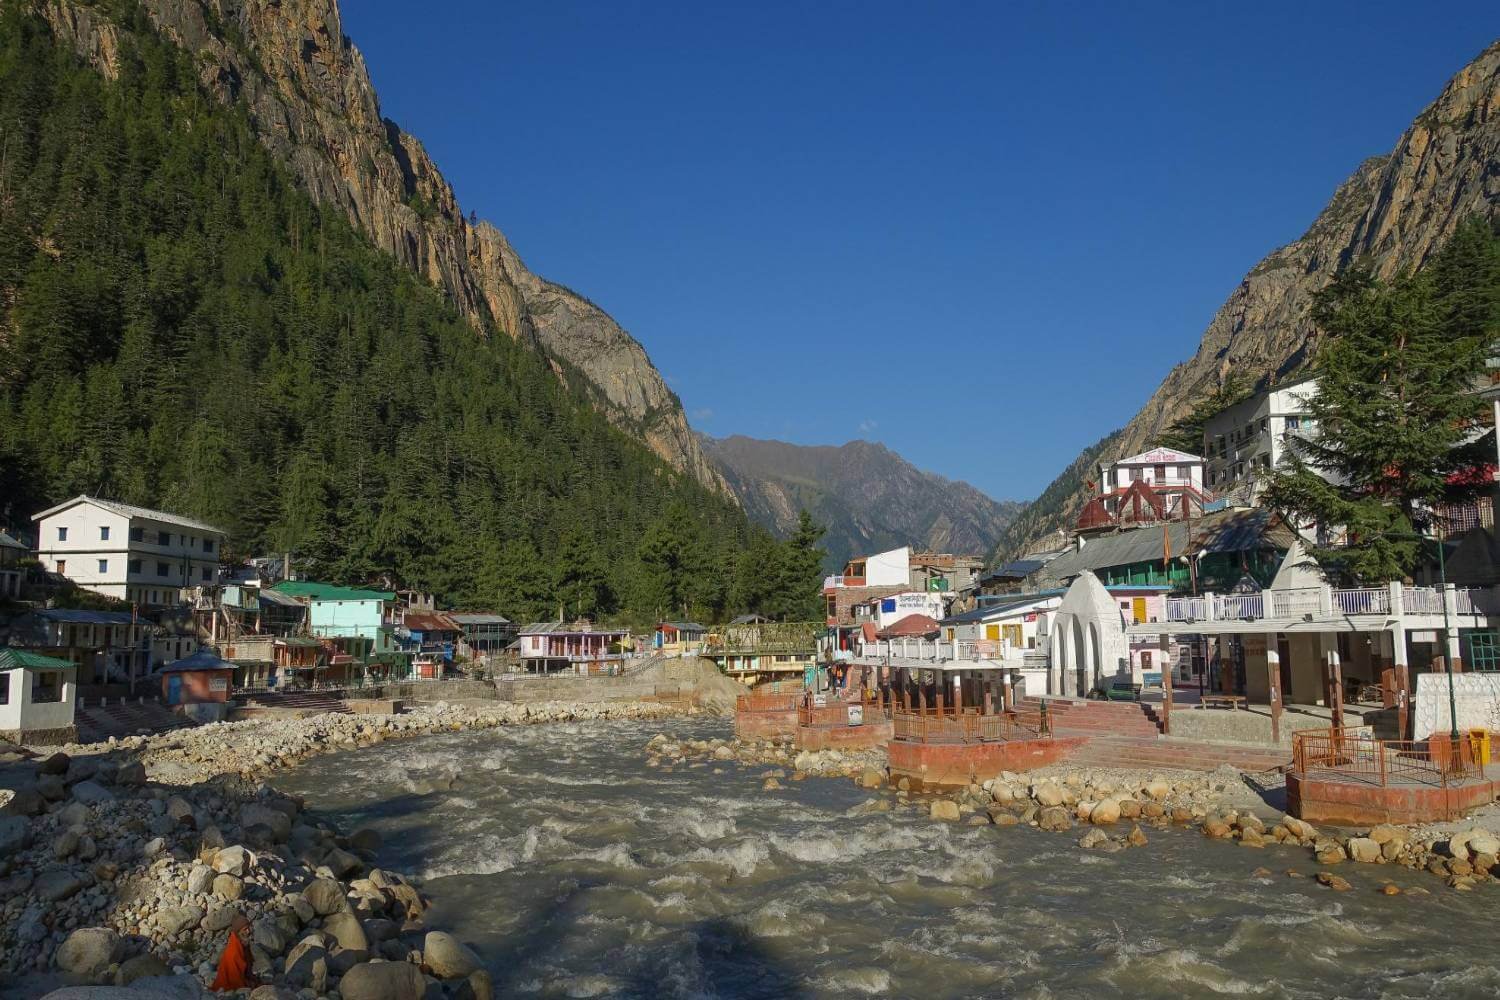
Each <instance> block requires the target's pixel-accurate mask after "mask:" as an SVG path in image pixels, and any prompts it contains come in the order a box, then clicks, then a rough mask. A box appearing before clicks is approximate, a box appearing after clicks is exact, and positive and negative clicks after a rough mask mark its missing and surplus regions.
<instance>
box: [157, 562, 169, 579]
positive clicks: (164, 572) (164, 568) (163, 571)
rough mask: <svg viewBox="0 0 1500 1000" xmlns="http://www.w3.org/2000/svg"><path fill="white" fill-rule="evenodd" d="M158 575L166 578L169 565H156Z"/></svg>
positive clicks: (161, 563)
mask: <svg viewBox="0 0 1500 1000" xmlns="http://www.w3.org/2000/svg"><path fill="white" fill-rule="evenodd" d="M156 575H157V576H166V575H167V564H166V563H164V562H159V563H157V564H156Z"/></svg>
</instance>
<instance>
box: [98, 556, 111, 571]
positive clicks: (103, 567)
mask: <svg viewBox="0 0 1500 1000" xmlns="http://www.w3.org/2000/svg"><path fill="white" fill-rule="evenodd" d="M99 572H100V573H108V572H109V560H108V559H100V560H99Z"/></svg>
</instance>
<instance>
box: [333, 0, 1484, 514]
mask: <svg viewBox="0 0 1500 1000" xmlns="http://www.w3.org/2000/svg"><path fill="white" fill-rule="evenodd" d="M344 30H345V32H346V33H347V34H349V35H350V37H352V38H353V39H354V41H355V43H356V44H357V45H358V46H359V47H360V48H361V49H362V50H363V51H364V53H365V56H366V60H367V62H368V64H369V68H370V72H371V75H372V76H373V78H374V81H375V85H376V87H377V89H378V90H379V93H380V96H381V101H382V108H383V111H384V113H385V114H386V116H387V117H389V118H392V119H394V120H395V121H397V122H398V123H400V125H401V126H402V127H403V128H404V129H406V130H407V131H408V132H411V133H412V134H413V135H415V136H417V137H418V138H419V139H421V140H422V141H423V142H424V143H425V145H426V146H427V148H428V150H429V152H431V153H432V155H433V157H434V159H435V160H436V161H437V163H438V165H439V167H440V168H441V169H442V170H443V171H444V173H445V174H446V175H447V177H448V179H449V180H450V181H451V182H452V183H453V185H454V187H455V189H456V191H457V193H458V197H459V201H460V203H461V204H462V205H463V206H464V208H465V210H466V211H467V210H469V209H474V210H476V211H477V212H478V213H479V215H480V216H481V217H483V218H486V219H489V220H490V221H492V222H494V223H495V224H496V225H498V226H499V227H500V228H501V229H502V230H504V231H505V233H506V234H507V235H508V236H509V237H510V239H511V241H512V243H514V245H515V246H516V248H517V250H518V251H519V252H520V253H521V255H522V257H523V258H524V259H525V260H526V262H527V264H528V265H529V266H530V267H531V268H532V269H533V270H535V271H536V272H537V273H539V274H542V275H544V276H546V277H548V278H551V279H553V280H556V281H560V282H562V283H564V284H566V285H568V286H569V287H571V288H574V289H577V290H578V291H581V292H583V293H584V294H586V295H587V296H588V297H589V298H591V299H592V300H593V301H595V302H597V303H599V304H600V305H601V306H603V307H604V308H605V309H607V310H608V311H609V312H610V313H611V314H612V315H613V316H614V317H615V318H616V319H617V320H618V321H619V322H620V323H621V324H622V325H623V326H624V327H625V328H626V329H627V330H629V331H630V332H631V333H632V334H633V335H634V336H635V337H636V338H637V339H639V340H640V341H641V343H642V344H644V345H645V347H646V349H647V351H649V352H650V354H651V357H652V359H653V360H654V361H655V362H656V365H657V367H658V368H660V369H661V371H662V372H663V373H664V374H665V375H666V376H667V379H668V382H669V384H670V385H671V386H672V388H673V389H674V390H675V391H676V392H677V393H678V395H679V396H680V397H681V398H682V402H683V406H684V408H685V409H686V410H687V412H688V414H689V417H690V419H691V420H692V421H693V423H694V425H695V426H697V427H699V428H701V429H703V430H705V431H707V432H709V433H711V434H715V435H721V436H722V435H727V434H731V433H742V434H749V435H752V436H756V437H774V438H780V439H783V440H788V441H794V442H798V443H803V444H824V443H835V444H837V443H842V442H844V441H847V440H850V439H853V438H859V437H863V438H867V439H872V440H878V441H882V442H884V443H885V444H887V445H889V446H890V447H892V448H894V449H895V450H897V451H899V452H901V453H902V454H903V455H905V456H906V457H907V458H908V459H910V460H911V461H912V462H914V463H915V464H917V465H919V466H921V467H922V468H925V469H930V470H932V471H935V472H939V473H942V474H944V475H947V476H950V477H954V478H962V479H967V480H968V481H970V482H972V483H974V484H975V485H976V486H978V487H980V488H981V489H983V490H985V491H987V492H989V493H990V494H992V495H994V496H996V497H1001V498H1018V499H1025V498H1030V497H1032V496H1035V495H1036V494H1037V493H1038V492H1039V491H1040V490H1041V489H1042V488H1043V487H1044V486H1045V485H1046V484H1047V483H1048V482H1049V481H1050V480H1051V479H1052V477H1053V476H1054V475H1055V474H1056V473H1057V472H1058V471H1059V470H1060V469H1061V468H1062V467H1063V466H1064V465H1065V464H1066V463H1067V462H1069V461H1071V460H1072V458H1073V457H1074V456H1075V455H1076V453H1077V452H1078V451H1079V450H1080V449H1081V448H1082V447H1084V446H1085V445H1087V444H1089V443H1091V442H1092V441H1094V440H1096V439H1097V438H1099V437H1100V436H1102V435H1103V434H1105V433H1106V432H1108V431H1109V430H1111V429H1112V428H1114V427H1117V426H1119V425H1121V424H1123V423H1124V422H1125V421H1126V420H1127V419H1129V417H1130V416H1131V415H1132V414H1133V413H1134V412H1135V411H1136V409H1138V408H1139V406H1140V404H1141V403H1142V402H1144V400H1145V399H1146V397H1147V396H1148V395H1149V394H1150V392H1151V390H1152V389H1153V388H1155V386H1156V384H1157V382H1158V381H1160V379H1161V378H1162V376H1164V375H1165V374H1166V372H1167V371H1168V370H1169V369H1170V368H1171V366H1172V365H1173V364H1175V363H1176V362H1178V361H1180V360H1182V359H1184V358H1186V357H1188V356H1189V355H1191V353H1192V352H1193V351H1194V349H1195V348H1196V346H1197V342H1198V338H1199V335H1200V334H1201V332H1202V330H1203V328H1204V327H1205V326H1206V325H1207V323H1208V321H1209V319H1210V318H1211V317H1212V315H1213V313H1214V311H1215V310H1216V309H1217V308H1218V307H1219V305H1220V304H1221V303H1222V302H1223V301H1224V299H1225V297H1226V296H1227V295H1228V294H1229V292H1230V291H1231V290H1232V289H1233V288H1234V286H1235V284H1236V283H1237V282H1238V281H1239V279H1240V278H1241V277H1242V276H1243V274H1244V273H1245V272H1246V271H1248V270H1249V269H1250V268H1251V267H1252V266H1253V265H1254V264H1255V262H1256V261H1257V260H1259V259H1260V258H1261V257H1262V256H1263V255H1264V254H1265V253H1266V252H1267V251H1269V250H1271V249H1273V248H1274V247H1276V246H1278V245H1280V244H1283V243H1286V242H1289V241H1290V240H1292V239H1295V238H1296V237H1297V236H1298V235H1300V234H1301V232H1302V231H1303V230H1304V229H1305V228H1306V226H1307V225H1308V224H1309V223H1310V222H1311V221H1312V219H1313V217H1314V215H1315V214H1316V213H1317V211H1318V210H1319V209H1320V208H1321V207H1322V206H1323V204H1324V203H1325V202H1326V201H1327V199H1328V197H1329V196H1330V195H1331V194H1332V192H1333V189H1334V188H1335V186H1336V185H1337V184H1338V183H1339V182H1340V181H1341V180H1343V179H1344V178H1345V177H1346V176H1348V175H1349V173H1350V172H1352V171H1353V169H1354V168H1355V167H1356V166H1357V165H1358V163H1359V162H1360V161H1361V160H1362V159H1363V158H1365V157H1366V156H1370V155H1375V154H1383V153H1387V152H1389V151H1390V149H1391V148H1392V147H1393V146H1394V145H1395V142H1396V140H1397V138H1398V137H1399V135H1400V133H1401V131H1402V130H1403V129H1404V128H1405V127H1406V125H1407V124H1408V123H1409V122H1410V121H1411V120H1412V118H1414V117H1415V116H1416V114H1417V113H1418V112H1419V111H1420V110H1421V109H1422V108H1423V107H1424V106H1425V105H1426V104H1427V103H1428V102H1429V101H1431V100H1432V98H1433V97H1435V96H1436V95H1437V93H1438V91H1439V90H1440V89H1441V88H1442V86H1443V84H1444V83H1446V82H1447V80H1448V78H1449V77H1450V76H1452V75H1453V74H1454V73H1455V72H1456V71H1457V70H1458V69H1459V68H1460V67H1462V66H1463V65H1464V63H1466V62H1467V61H1468V60H1470V59H1471V58H1473V57H1474V56H1475V55H1477V54H1478V53H1479V51H1480V50H1482V49H1483V48H1484V46H1485V45H1486V44H1488V43H1489V42H1490V41H1491V40H1493V39H1494V38H1495V37H1496V35H1497V34H1500V10H1497V8H1496V7H1495V5H1494V4H1493V2H1488V3H1477V2H1476V3H1467V2H1463V0H1453V2H1449V3H1446V4H1444V5H1443V10H1442V14H1441V16H1435V13H1434V11H1432V10H1431V9H1430V8H1427V7H1426V5H1423V4H1414V3H1380V2H1360V3H1322V2H1320V3H1311V4H1309V3H1256V4H1246V3H1204V4H1198V3H1194V4H1181V5H1176V6H1174V7H1169V6H1168V5H1165V4H1119V3H1111V4H1103V3H1098V4H1094V3H1046V4H1044V3H1004V4H1002V3H991V4H954V3H950V4H931V5H923V4H912V3H903V4H894V3H881V2H861V3H852V2H820V3H812V4H780V3H774V2H761V3H755V4H743V5H733V6H731V5H727V4H718V3H713V4H701V3H694V4H652V5H637V4H630V3H623V4H622V3H569V2H549V3H545V4H543V3H535V4H530V5H507V4H495V3H488V2H484V3H481V2H473V0H449V2H445V3H441V4H428V5H423V7H422V9H421V11H420V13H415V12H414V10H413V8H412V7H411V5H410V4H409V3H405V2H397V0H346V2H345V3H344Z"/></svg>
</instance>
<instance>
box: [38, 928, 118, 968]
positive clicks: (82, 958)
mask: <svg viewBox="0 0 1500 1000" xmlns="http://www.w3.org/2000/svg"><path fill="white" fill-rule="evenodd" d="M121 947H122V945H121V941H120V935H118V934H116V933H115V932H114V931H112V930H110V929H109V928H107V927H81V928H79V929H78V930H76V931H74V932H73V933H71V934H69V935H68V937H67V939H66V940H64V941H63V943H62V944H61V945H59V946H58V948H57V954H56V955H54V956H53V959H52V960H53V962H54V963H56V965H57V967H58V968H59V969H61V970H62V971H63V972H69V973H72V974H73V975H75V976H83V977H84V978H86V979H88V980H90V981H97V980H98V979H99V977H100V976H102V975H104V973H105V972H106V971H108V969H109V967H110V966H111V965H113V964H114V963H115V962H116V961H117V960H118V959H119V957H120V949H121Z"/></svg>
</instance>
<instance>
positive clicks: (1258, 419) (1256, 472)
mask: <svg viewBox="0 0 1500 1000" xmlns="http://www.w3.org/2000/svg"><path fill="white" fill-rule="evenodd" d="M1317 394H1318V381H1317V379H1316V378H1314V377H1312V376H1310V375H1309V376H1304V377H1303V378H1299V379H1293V380H1291V381H1288V382H1283V383H1282V384H1281V385H1277V386H1273V387H1271V388H1270V389H1267V390H1266V391H1264V392H1258V393H1256V394H1255V395H1253V396H1250V397H1249V398H1248V399H1243V400H1241V401H1240V402H1238V403H1235V404H1234V405H1233V406H1230V407H1228V408H1226V409H1224V410H1221V411H1220V412H1218V413H1216V414H1214V415H1213V416H1211V417H1209V418H1208V420H1206V421H1204V424H1203V457H1204V460H1205V462H1206V463H1207V469H1206V472H1205V476H1206V481H1207V485H1208V487H1209V489H1212V490H1213V491H1215V492H1216V493H1224V492H1227V491H1229V490H1230V489H1232V488H1234V487H1237V486H1242V485H1247V484H1248V485H1249V487H1250V494H1251V495H1250V497H1249V498H1248V499H1252V500H1253V499H1254V497H1255V496H1256V495H1258V494H1259V492H1260V490H1262V489H1263V488H1264V487H1265V481H1266V477H1267V476H1268V475H1269V474H1270V472H1271V470H1272V469H1275V468H1277V467H1278V466H1280V465H1281V462H1282V459H1283V458H1284V457H1285V456H1286V454H1287V452H1288V451H1289V450H1290V447H1291V445H1290V444H1289V442H1290V441H1292V440H1293V439H1294V438H1297V437H1310V436H1311V435H1312V433H1313V432H1314V430H1315V428H1314V427H1313V421H1312V419H1311V418H1310V417H1309V416H1308V407H1307V404H1308V402H1309V401H1310V400H1312V399H1313V398H1314V397H1316V396H1317Z"/></svg>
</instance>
